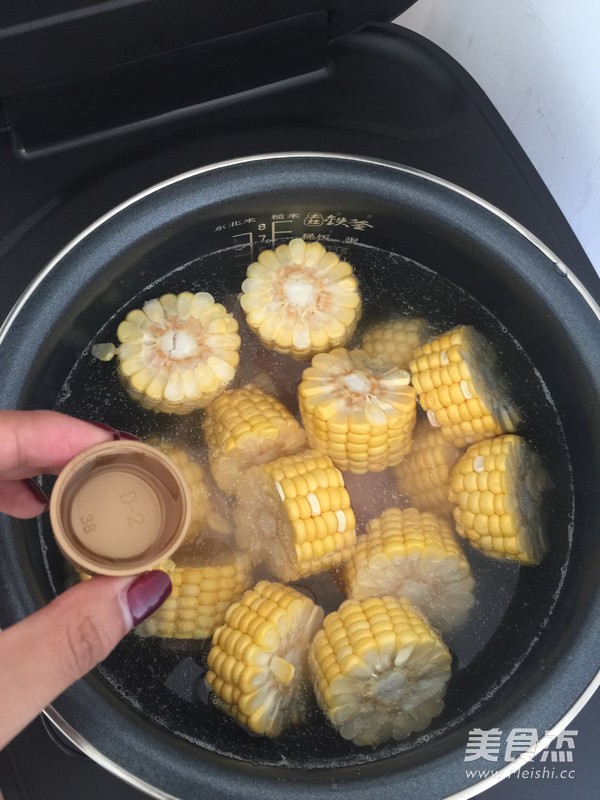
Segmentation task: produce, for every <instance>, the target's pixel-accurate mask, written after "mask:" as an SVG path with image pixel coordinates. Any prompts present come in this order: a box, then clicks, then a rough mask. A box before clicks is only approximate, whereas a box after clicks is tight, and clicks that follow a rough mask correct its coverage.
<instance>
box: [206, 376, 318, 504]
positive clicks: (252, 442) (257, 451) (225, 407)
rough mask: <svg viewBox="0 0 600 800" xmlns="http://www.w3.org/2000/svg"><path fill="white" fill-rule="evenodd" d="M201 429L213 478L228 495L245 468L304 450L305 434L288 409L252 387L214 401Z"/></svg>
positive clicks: (227, 394) (233, 391) (221, 396)
mask: <svg viewBox="0 0 600 800" xmlns="http://www.w3.org/2000/svg"><path fill="white" fill-rule="evenodd" d="M203 425H204V437H205V440H206V444H207V446H208V452H209V463H210V468H211V471H212V474H213V477H214V479H215V481H216V483H217V486H219V488H221V489H222V490H223V491H224V492H227V493H228V494H230V493H232V492H233V490H234V489H235V485H236V483H237V482H238V480H239V479H240V478H241V477H242V476H243V475H244V473H245V471H246V470H247V469H248V467H251V466H257V465H259V464H264V463H265V462H267V461H272V460H273V459H274V458H277V457H278V456H281V455H288V454H291V453H297V452H298V451H299V450H302V449H304V447H305V446H306V434H305V433H304V431H303V430H302V428H301V427H300V425H299V424H298V422H297V421H296V420H295V419H294V417H293V416H292V415H291V414H290V412H289V411H288V410H287V408H286V407H285V406H284V405H283V404H282V403H280V402H279V400H276V399H275V398H274V397H272V396H271V395H268V394H266V393H265V392H263V391H262V390H261V389H259V388H257V387H255V386H245V387H244V388H242V389H234V390H231V391H227V392H224V393H223V394H222V395H220V396H219V397H217V399H216V400H214V402H212V403H211V404H210V406H209V407H208V409H207V410H206V415H205V417H204V423H203Z"/></svg>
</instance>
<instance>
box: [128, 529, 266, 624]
mask: <svg viewBox="0 0 600 800" xmlns="http://www.w3.org/2000/svg"><path fill="white" fill-rule="evenodd" d="M181 553H182V551H181V550H178V551H177V554H175V558H177V563H175V562H174V561H166V562H164V563H163V564H161V565H160V569H162V570H164V571H165V572H166V573H167V574H168V575H169V576H170V578H171V582H172V584H173V589H172V592H171V595H170V596H169V597H168V598H167V600H166V601H165V602H164V603H163V605H162V606H160V608H159V609H158V610H157V611H155V612H154V614H152V615H151V616H149V617H148V619H146V620H144V622H142V623H141V624H140V625H138V626H137V628H136V633H138V634H139V635H140V636H160V637H162V638H165V639H207V638H208V637H210V636H212V634H213V631H214V630H215V628H217V626H218V625H220V624H221V623H222V622H223V620H224V619H225V612H226V611H227V609H228V608H229V606H230V605H231V604H232V603H234V602H235V601H236V600H239V598H240V597H241V596H242V594H243V593H244V592H245V591H246V589H248V587H249V586H250V585H251V583H252V570H251V567H250V559H249V558H248V556H247V554H246V553H239V552H237V553H234V552H232V551H231V550H230V549H229V548H227V547H226V546H225V545H224V544H223V543H222V542H219V541H217V540H215V539H204V540H202V542H201V544H200V545H194V547H193V550H191V549H190V548H187V555H186V556H182V555H181Z"/></svg>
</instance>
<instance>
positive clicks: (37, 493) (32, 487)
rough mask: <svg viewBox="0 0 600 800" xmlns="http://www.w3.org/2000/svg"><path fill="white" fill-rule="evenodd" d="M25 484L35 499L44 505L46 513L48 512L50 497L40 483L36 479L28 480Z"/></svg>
mask: <svg viewBox="0 0 600 800" xmlns="http://www.w3.org/2000/svg"><path fill="white" fill-rule="evenodd" d="M23 483H24V484H25V486H26V487H27V489H28V490H29V493H30V494H32V495H33V496H34V498H35V499H36V500H37V501H38V503H42V504H43V505H44V511H47V510H48V505H49V503H50V501H49V499H48V495H47V494H46V492H45V491H44V490H43V489H42V487H41V486H40V485H39V483H38V482H37V481H36V480H35V478H26V479H25V480H24V481H23Z"/></svg>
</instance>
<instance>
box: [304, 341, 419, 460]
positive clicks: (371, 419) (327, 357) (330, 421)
mask: <svg viewBox="0 0 600 800" xmlns="http://www.w3.org/2000/svg"><path fill="white" fill-rule="evenodd" d="M409 381H410V376H409V374H408V372H406V371H404V370H401V369H398V368H396V367H394V366H393V365H392V364H389V363H386V362H383V361H381V359H379V358H373V357H371V356H369V355H368V354H367V353H365V351H364V350H350V351H348V350H345V349H343V348H338V349H337V350H332V351H331V352H330V353H321V354H320V355H317V356H315V357H314V358H313V360H312V364H311V366H310V367H309V368H308V369H305V370H304V373H303V375H302V381H301V382H300V386H299V387H298V402H299V405H300V414H301V416H302V421H303V423H304V426H305V428H306V434H307V437H308V443H309V445H310V446H311V447H313V448H315V449H316V450H320V451H321V452H323V453H326V454H327V455H328V456H329V457H330V458H331V460H332V461H333V463H334V464H335V465H336V467H339V469H342V470H347V471H349V472H354V473H358V474H364V473H366V472H381V471H382V470H384V469H386V468H387V467H389V466H395V465H397V464H399V463H400V462H401V461H402V459H403V458H404V457H405V456H406V454H407V453H408V452H409V451H410V448H411V445H412V438H411V436H412V431H413V427H414V424H415V418H416V395H415V390H414V388H413V387H412V386H410V385H409Z"/></svg>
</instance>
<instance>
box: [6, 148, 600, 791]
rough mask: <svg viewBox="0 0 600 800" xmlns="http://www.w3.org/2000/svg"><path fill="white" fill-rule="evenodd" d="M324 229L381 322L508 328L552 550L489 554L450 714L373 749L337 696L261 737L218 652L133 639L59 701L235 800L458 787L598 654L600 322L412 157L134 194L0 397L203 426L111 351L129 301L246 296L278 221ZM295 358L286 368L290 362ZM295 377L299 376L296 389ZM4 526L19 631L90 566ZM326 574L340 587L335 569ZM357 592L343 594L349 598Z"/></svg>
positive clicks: (68, 278)
mask: <svg viewBox="0 0 600 800" xmlns="http://www.w3.org/2000/svg"><path fill="white" fill-rule="evenodd" d="M340 220H344V222H340ZM250 233H251V234H252V237H250ZM302 233H309V234H311V235H312V234H313V233H314V236H315V238H318V237H325V239H324V240H323V243H324V244H325V246H326V247H331V248H334V249H337V250H338V251H340V252H341V253H342V254H343V255H344V257H346V258H347V259H348V260H349V261H351V263H352V264H353V265H354V266H355V269H356V271H357V274H358V277H359V280H360V283H361V288H362V291H363V295H364V299H365V319H366V321H368V320H369V319H370V318H377V317H385V316H387V315H389V313H390V312H391V311H395V312H396V313H398V312H410V313H417V314H423V315H425V316H428V317H429V318H430V319H431V321H432V323H433V325H434V327H435V328H437V329H439V330H444V329H447V328H449V327H451V326H453V325H455V324H459V323H470V324H474V325H476V327H478V329H479V330H481V331H482V332H483V333H485V335H486V336H487V337H488V338H489V339H490V340H491V341H493V343H494V345H495V347H496V350H497V352H498V355H499V363H500V373H501V375H502V377H503V379H504V380H506V381H507V382H508V383H509V385H510V387H511V389H512V390H513V393H514V394H515V396H516V397H518V398H519V404H520V407H521V411H522V413H523V424H522V425H521V427H520V429H519V432H521V433H523V435H524V436H525V437H526V438H527V439H528V440H529V441H530V442H531V443H532V444H533V445H534V446H535V448H536V449H537V450H538V452H540V454H541V456H542V458H543V460H544V462H545V464H546V466H547V468H548V469H549V471H550V472H551V474H552V479H553V482H554V488H553V490H552V491H551V492H550V493H549V496H548V502H547V506H546V508H545V510H544V515H545V521H546V524H547V534H548V538H549V540H550V552H549V554H548V555H547V556H546V558H545V559H544V561H543V563H542V565H541V566H540V567H536V568H528V569H525V568H523V569H518V568H517V567H516V566H514V565H510V564H503V563H500V562H496V561H494V560H492V559H486V558H484V557H482V556H479V555H478V554H476V553H473V551H472V550H471V549H469V550H468V555H469V559H470V561H471V564H472V566H473V569H474V573H475V577H476V581H477V586H478V589H477V600H478V604H477V606H476V609H475V611H474V614H473V619H472V621H469V622H467V623H466V625H465V626H464V629H463V630H462V631H460V630H459V631H458V632H457V633H456V634H453V635H452V636H450V637H446V638H447V643H448V645H449V646H450V648H451V649H452V651H453V654H454V657H455V658H454V661H455V663H454V676H453V678H452V681H451V683H450V686H449V689H448V694H447V697H446V708H445V710H444V712H443V714H442V715H441V716H440V717H439V718H437V719H436V720H434V721H433V723H432V725H431V727H430V729H428V730H427V731H425V732H423V733H421V734H415V735H414V736H413V737H411V738H410V739H408V740H406V741H405V742H400V743H392V744H387V745H385V746H383V747H381V748H379V749H376V750H372V749H369V748H358V747H355V746H353V745H350V744H349V743H347V742H345V741H344V740H342V739H341V738H340V737H338V736H337V735H336V734H334V733H333V732H332V731H330V730H329V729H328V728H327V725H326V723H325V721H324V719H323V718H322V716H321V714H320V712H318V711H317V710H316V709H315V710H313V711H311V713H310V714H309V718H308V723H307V724H306V725H304V726H303V727H302V728H301V729H299V730H298V731H292V732H290V733H287V734H284V735H283V736H282V737H280V738H278V739H276V740H273V741H271V740H266V739H262V738H258V737H252V736H249V735H248V734H247V733H246V732H245V731H243V730H242V729H241V728H239V727H238V726H237V725H236V724H235V723H233V722H232V721H231V720H229V719H228V718H226V717H224V716H223V715H222V714H220V713H219V712H217V711H216V710H215V709H214V708H212V707H211V706H210V705H209V704H207V703H206V697H205V696H204V693H203V691H202V690H201V689H199V686H201V682H200V681H199V680H198V678H199V677H200V676H201V674H202V670H203V668H204V656H205V649H206V648H205V647H204V646H203V645H202V644H200V643H189V642H183V643H181V642H175V643H161V642H158V641H157V640H154V639H150V640H140V639H139V638H137V637H135V636H133V635H130V636H129V637H127V638H126V639H125V640H124V642H123V643H122V644H121V645H120V646H119V647H118V648H117V650H116V651H115V652H114V653H113V654H112V655H111V656H110V657H109V659H108V660H107V661H106V662H105V664H104V665H102V667H101V668H100V669H99V670H97V671H95V672H94V673H93V674H92V675H90V676H89V677H88V678H87V679H86V680H85V681H82V682H80V683H79V684H78V685H77V686H75V687H73V688H72V689H70V690H69V691H68V692H66V693H65V695H63V696H62V697H61V698H60V699H59V700H58V701H57V702H56V704H55V706H54V709H55V710H54V712H53V713H54V716H55V718H56V719H59V718H61V719H62V720H63V721H64V722H66V723H67V725H65V726H64V727H65V728H68V727H71V728H72V729H73V730H74V731H76V732H77V736H82V737H83V738H84V739H85V740H87V741H88V742H89V743H90V744H91V745H92V747H93V748H96V749H97V750H98V751H100V753H102V754H103V757H105V758H108V759H110V761H112V762H113V764H114V765H116V768H117V769H121V770H124V771H125V772H127V773H130V774H132V775H134V776H136V777H137V778H138V779H140V780H141V781H143V782H145V783H147V784H149V785H151V786H154V787H157V788H158V789H160V790H161V791H163V792H166V793H168V794H169V795H170V796H176V797H182V798H187V797H194V796H196V794H197V792H198V790H199V789H200V788H201V787H205V788H208V787H209V786H210V791H211V796H223V797H225V796H235V795H236V793H239V792H240V791H244V792H245V793H246V794H249V795H250V796H258V795H260V796H265V797H281V796H283V795H284V794H285V793H288V794H296V793H298V794H302V795H303V796H307V797H308V796H314V797H320V796H323V793H324V792H326V791H327V790H331V791H334V790H335V791H339V790H340V789H341V788H342V787H343V790H344V791H348V792H349V793H351V794H353V796H356V797H362V796H365V797H367V796H378V797H387V796H390V797H392V796H394V797H397V796H398V792H399V791H400V787H402V790H403V791H406V792H407V793H409V792H416V791H419V792H421V791H425V789H427V790H428V791H429V792H430V793H432V794H433V795H434V796H440V797H441V796H448V795H450V794H452V793H453V792H455V791H457V790H459V789H461V788H463V787H466V786H471V787H472V784H473V780H472V779H467V778H466V777H465V764H464V746H465V743H466V739H467V733H468V731H469V730H470V729H472V728H474V727H479V728H483V729H487V728H492V727H498V728H501V729H503V730H508V729H510V728H512V727H527V728H536V729H537V730H538V732H539V734H540V736H541V734H542V733H544V732H545V731H546V730H548V729H550V728H551V727H552V726H553V725H554V724H555V723H557V721H558V720H559V719H560V718H561V717H562V716H563V715H564V714H566V713H567V711H568V710H569V708H570V707H571V706H572V705H573V704H574V703H575V702H576V701H577V698H578V697H579V695H580V694H581V693H582V692H583V691H584V690H585V688H586V686H587V685H588V684H589V683H590V681H591V680H592V679H593V677H594V674H595V672H596V669H597V666H598V664H597V662H598V659H597V652H598V650H597V639H598V631H599V624H598V619H599V618H600V617H599V615H598V611H600V608H599V605H600V602H599V598H598V593H597V592H596V576H597V574H598V561H599V555H598V548H597V547H596V546H595V541H594V537H595V535H596V534H595V529H596V527H597V524H598V519H599V513H598V512H599V509H598V499H597V495H596V494H595V491H594V489H595V484H596V483H597V480H596V478H597V475H598V458H599V453H600V441H599V438H600V425H599V421H598V404H597V399H596V398H597V396H598V393H599V392H600V381H599V375H600V349H599V347H598V319H597V316H596V315H595V312H594V310H593V309H592V308H591V307H590V306H589V305H588V304H587V303H586V302H585V301H584V299H583V298H582V296H581V295H580V294H579V293H578V292H577V291H576V290H575V289H574V288H573V286H572V284H571V282H570V280H569V278H568V277H567V276H566V275H565V274H564V272H563V271H561V270H560V269H558V268H556V267H555V265H554V263H553V261H552V259H551V258H550V257H549V256H548V254H547V253H546V252H545V251H544V250H543V249H540V247H539V246H538V245H537V244H536V243H535V242H534V241H532V240H531V238H529V237H527V236H525V235H523V234H522V233H521V232H520V231H519V230H517V229H516V228H515V227H514V226H513V225H511V224H510V223H509V222H508V221H506V220H505V219H503V218H501V217H500V216H499V215H498V214H496V213H494V212H493V211H491V210H490V209H489V208H487V207H486V206H485V205H484V204H482V203H479V202H476V201H475V200H473V199H471V198H469V197H467V196H466V195H465V194H464V193H460V192H458V191H455V190H453V189H452V188H449V187H448V186H446V185H444V184H443V183H442V182H440V181H437V180H435V179H431V178H430V177H429V176H423V175H420V174H417V173H414V172H412V171H410V170H404V169H402V168H397V167H394V166H391V165H383V164H378V163H371V162H367V161H361V160H356V159H349V158H335V157H317V156H313V157H311V156H289V157H284V156H282V157H269V158H265V159H252V160H249V161H243V162H240V163H235V164H229V165H226V166H221V167H217V168H209V169H207V170H200V171H198V172H197V173H193V174H190V175H189V176H183V177H181V178H178V179H176V180H174V181H172V182H168V183H167V184H165V185H164V186H162V187H159V188H157V189H156V190H151V191H150V192H148V193H147V194H146V195H144V196H141V197H140V198H139V199H137V200H135V202H132V203H130V204H125V206H124V207H122V208H121V209H120V210H118V212H117V213H115V214H113V215H109V217H108V218H107V219H106V220H104V221H103V222H102V223H101V224H99V225H97V226H96V227H95V228H94V229H93V230H91V231H89V232H88V233H87V235H85V236H83V237H82V238H81V239H80V241H78V242H76V243H75V244H74V246H72V247H71V248H70V249H67V251H66V252H65V253H63V254H62V256H61V257H59V258H58V259H57V260H56V263H54V264H53V265H52V267H51V269H49V270H48V271H47V272H46V274H45V276H44V277H43V279H42V280H41V281H39V283H38V284H37V285H36V286H35V287H34V288H33V289H32V291H31V292H30V294H29V296H28V297H27V299H26V301H25V302H24V304H23V305H22V307H21V309H20V310H19V312H18V313H17V314H15V315H13V317H12V319H11V320H9V324H8V325H6V326H5V328H4V329H3V333H2V339H1V340H0V351H1V353H2V360H3V363H4V364H5V365H6V368H5V377H4V385H3V386H2V387H1V388H0V401H1V403H0V405H1V406H2V407H17V408H35V407H48V408H52V407H57V408H59V409H60V410H62V411H66V412H67V413H72V414H76V415H78V416H82V417H87V418H91V419H102V420H103V421H105V422H107V423H109V424H112V425H115V426H116V427H120V428H124V429H128V430H131V431H132V432H134V433H137V434H138V435H142V436H144V435H148V434H149V433H154V432H156V430H160V431H161V432H167V433H168V432H169V430H172V429H173V426H175V425H179V426H181V427H182V429H183V430H186V427H185V426H186V425H187V426H188V429H189V430H192V429H193V423H192V422H191V421H190V420H191V419H192V418H189V419H188V420H185V421H184V422H183V423H182V421H181V420H180V419H177V420H173V419H171V418H168V417H165V416H164V415H159V416H155V415H151V414H148V413H146V412H143V411H142V410H141V409H139V408H138V407H137V406H136V405H135V404H134V403H132V402H131V401H130V400H128V399H127V397H126V396H125V394H124V392H123V390H122V388H121V387H120V386H119V384H118V381H117V380H116V377H115V370H114V365H100V364H99V363H98V362H95V360H94V359H92V357H91V355H90V354H89V345H90V343H91V342H92V341H115V329H116V325H117V324H118V322H119V321H120V319H121V318H122V316H123V314H124V313H125V312H126V311H127V310H128V309H130V308H134V307H139V305H140V303H141V302H143V301H144V300H146V299H149V298H151V297H155V296H158V295H159V294H161V293H163V292H165V291H182V290H184V289H191V290H195V291H200V290H207V291H211V292H212V293H213V294H214V295H215V297H216V299H217V300H219V301H221V302H225V304H226V305H227V306H228V308H230V309H232V308H233V307H234V305H235V297H236V293H237V292H238V291H239V286H240V283H241V280H242V278H243V275H244V272H245V267H246V266H247V264H248V263H249V262H250V261H251V260H252V258H253V257H256V255H257V254H258V252H259V251H260V249H263V248H265V247H270V246H271V239H272V237H273V235H275V236H276V237H277V241H276V243H279V241H283V240H286V239H289V238H291V236H292V235H298V234H302ZM419 265H425V267H423V266H419ZM431 271H433V272H431ZM481 306H483V307H484V308H485V309H486V311H485V312H483V311H482V308H481ZM269 359H271V361H269ZM277 359H278V357H276V356H269V357H268V358H267V360H266V362H265V363H266V365H267V368H268V369H270V370H271V371H272V373H273V374H275V375H276V374H277V373H278V371H279V364H278V361H277ZM243 363H244V354H243V353H242V364H243ZM301 368H302V367H301V366H300V369H301ZM284 372H285V370H284V369H283V365H282V369H281V373H282V374H283V373H284ZM96 376H97V377H96ZM292 377H293V376H292ZM242 378H243V375H240V381H241V380H242ZM292 388H293V380H291V382H290V386H289V390H290V398H291V397H292V394H293V393H292ZM380 510H382V509H376V510H375V513H379V511H380ZM373 515H374V514H373ZM1 524H2V526H3V527H5V528H6V529H7V530H6V531H5V533H6V534H7V541H8V547H7V550H6V552H5V553H4V557H3V562H4V567H3V570H2V573H3V574H2V577H3V585H2V590H1V591H2V597H3V608H2V611H1V612H0V614H1V617H0V624H2V625H3V626H4V625H8V624H10V623H11V622H14V621H16V620H17V619H18V618H20V617H21V616H23V615H24V614H26V613H29V612H31V611H33V610H34V609H35V608H36V607H38V606H39V605H41V604H43V603H44V602H47V601H48V600H49V599H51V597H52V596H53V595H54V593H55V592H56V591H60V590H62V589H63V588H64V586H65V585H66V584H67V583H68V581H69V574H70V573H69V569H68V567H67V565H66V564H65V562H64V560H63V559H62V558H61V556H60V555H59V553H58V551H57V550H56V548H55V546H54V543H53V539H52V534H51V531H50V529H49V525H48V523H47V520H42V521H41V523H40V524H39V525H38V524H36V523H35V522H16V521H9V520H7V519H5V518H3V519H2V522H1ZM9 576H10V577H9ZM306 588H307V589H309V590H310V591H313V592H314V593H315V594H316V595H317V596H319V593H320V591H321V586H320V584H319V581H318V580H313V581H312V582H311V581H308V582H306ZM319 599H321V598H320V596H319ZM337 600H338V598H335V597H333V598H329V599H327V598H324V602H325V603H327V602H330V603H331V608H333V607H335V604H336V602H337ZM331 608H326V610H331ZM425 765H426V767H425ZM467 766H468V765H467ZM111 768H114V767H111ZM374 791H375V792H377V794H376V795H373V792H374Z"/></svg>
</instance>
